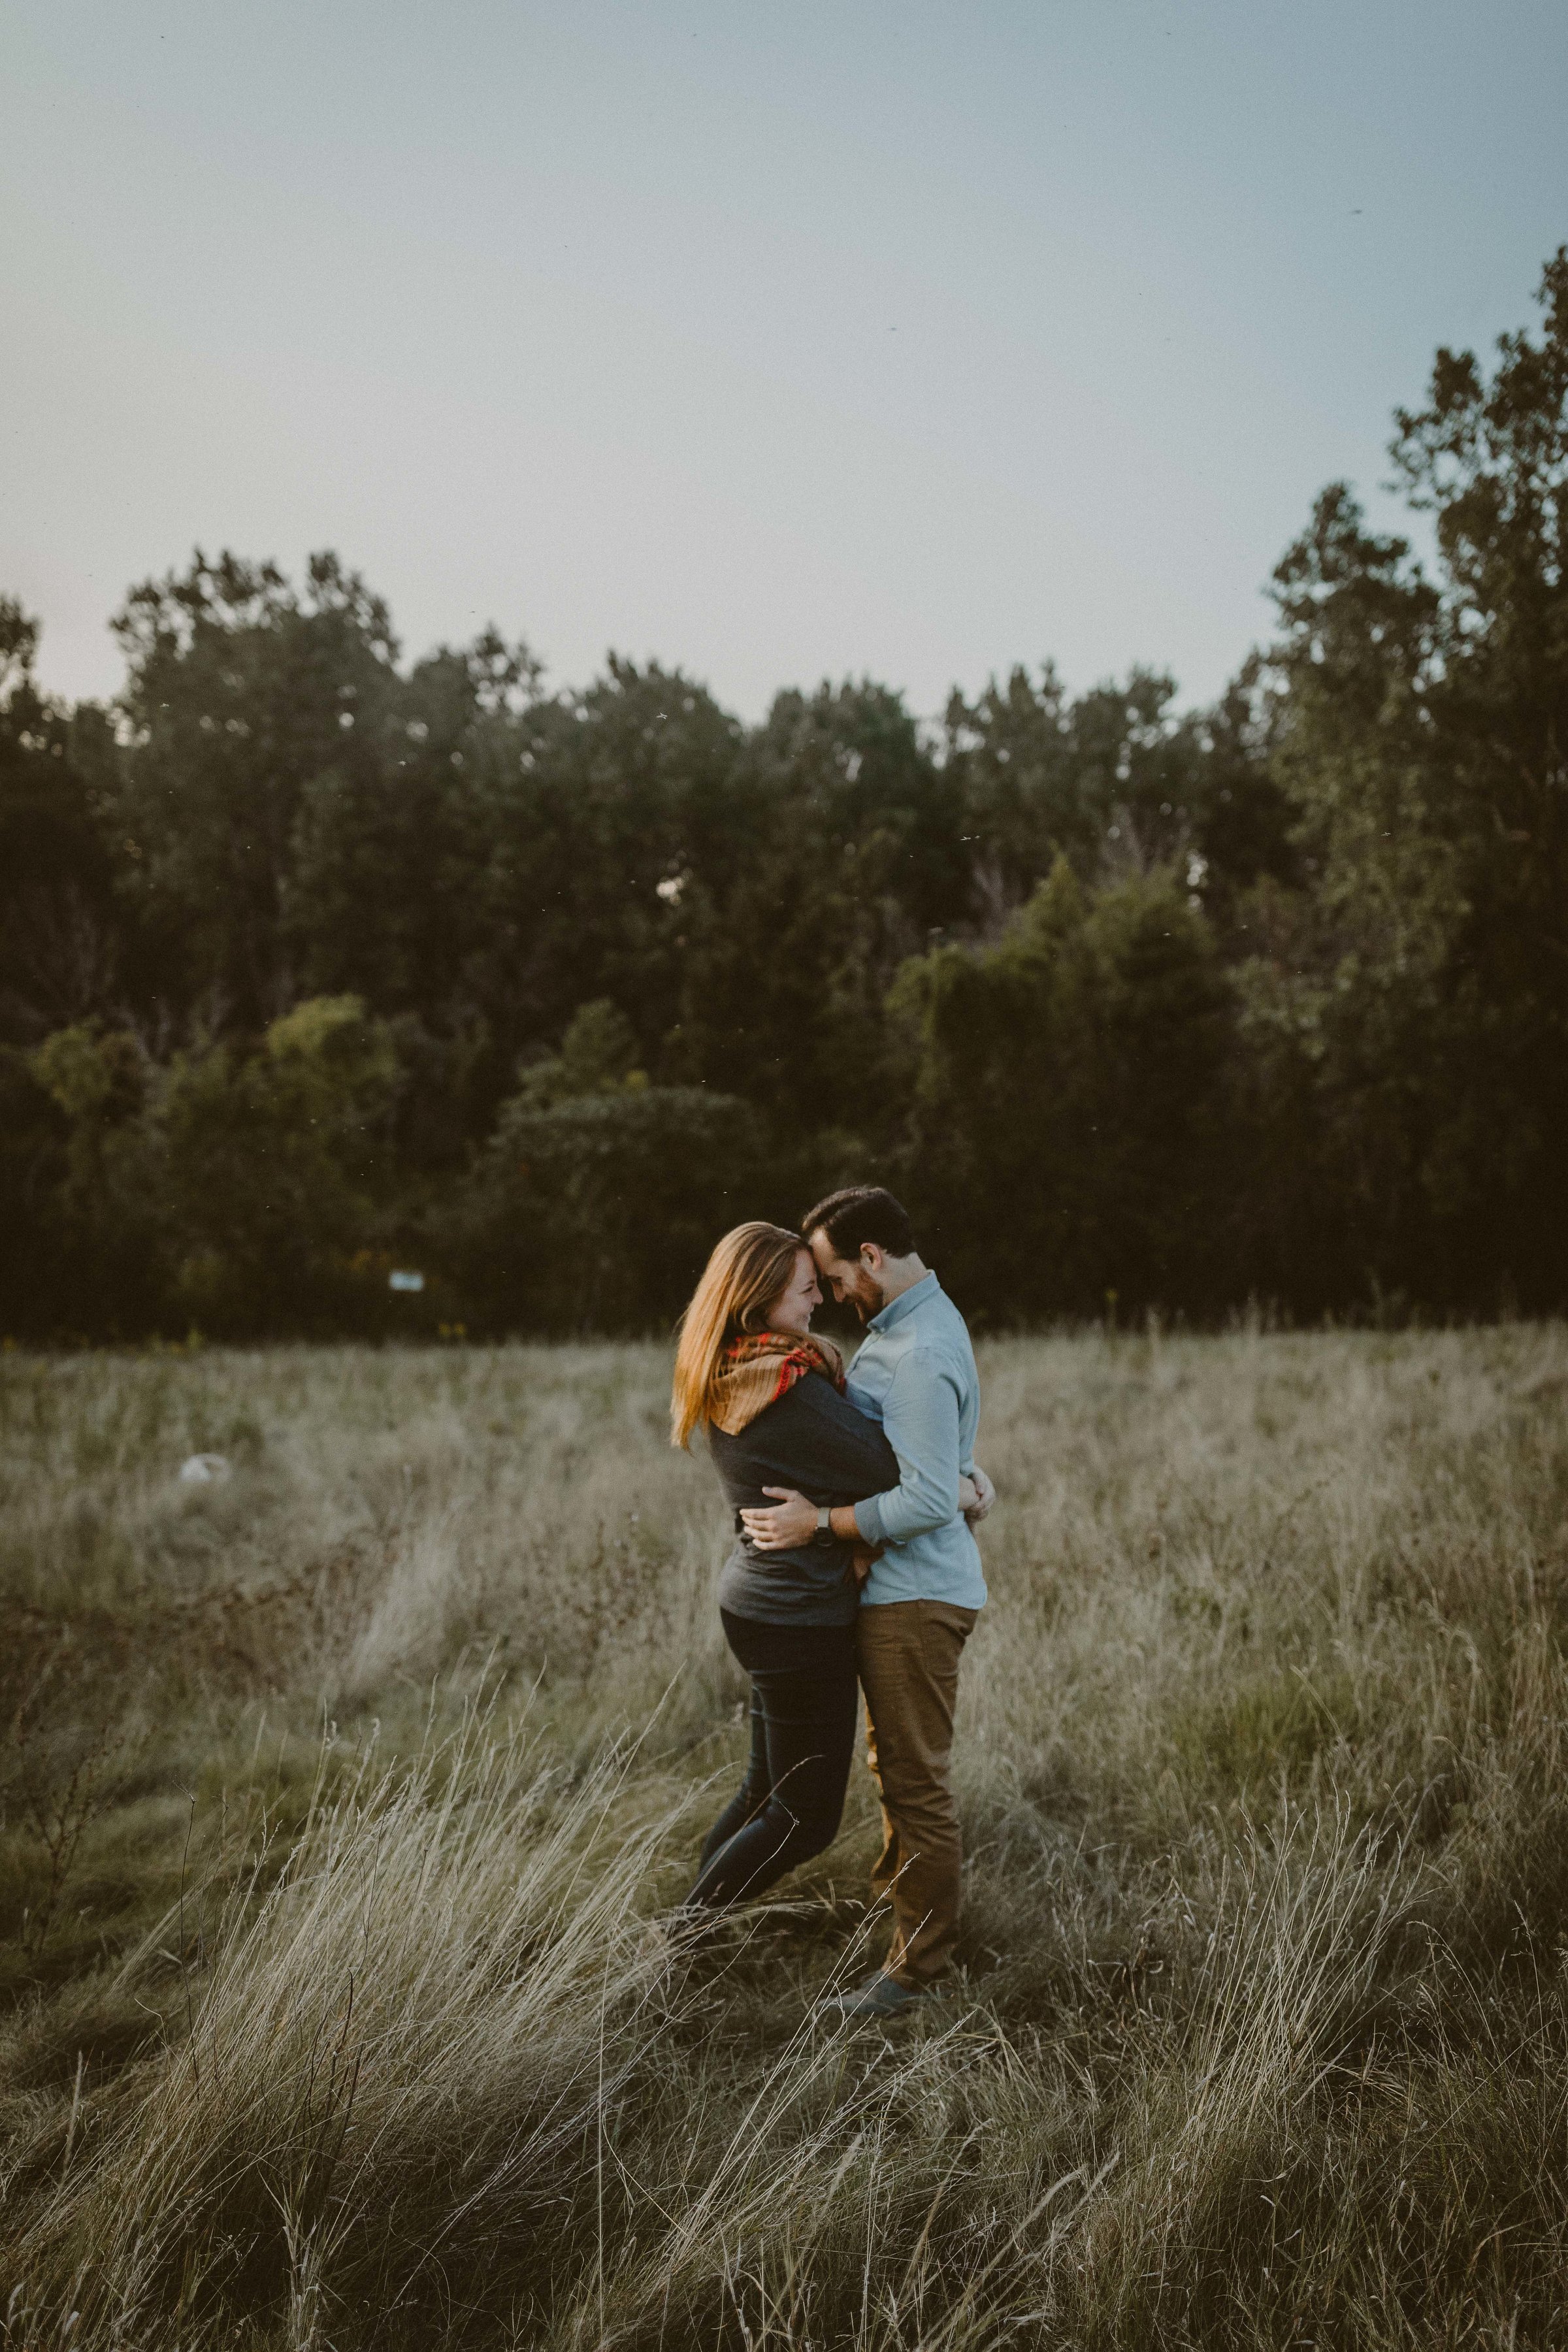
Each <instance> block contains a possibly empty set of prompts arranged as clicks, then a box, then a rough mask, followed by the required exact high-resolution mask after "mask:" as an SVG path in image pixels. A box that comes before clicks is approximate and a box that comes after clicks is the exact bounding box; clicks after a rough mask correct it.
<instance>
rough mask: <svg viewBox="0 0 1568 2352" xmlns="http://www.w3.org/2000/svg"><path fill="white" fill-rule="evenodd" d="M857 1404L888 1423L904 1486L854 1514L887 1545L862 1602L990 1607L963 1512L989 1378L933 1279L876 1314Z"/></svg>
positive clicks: (854, 1374) (858, 1368) (854, 1372)
mask: <svg viewBox="0 0 1568 2352" xmlns="http://www.w3.org/2000/svg"><path fill="white" fill-rule="evenodd" d="M848 1397H849V1402H850V1403H851V1404H852V1405H854V1406H855V1407H856V1409H857V1411H858V1412H864V1413H868V1414H869V1416H870V1418H871V1419H872V1420H873V1421H879V1422H880V1423H881V1424H882V1427H883V1429H884V1431H885V1432H886V1433H887V1438H888V1443H889V1445H890V1446H891V1447H892V1449H893V1452H894V1453H895V1454H897V1455H898V1457H899V1483H898V1485H897V1486H894V1487H892V1488H890V1489H889V1492H888V1493H887V1494H885V1495H871V1496H868V1497H867V1499H866V1500H865V1501H864V1502H863V1503H857V1504H856V1506H855V1524H856V1526H857V1527H858V1528H859V1530H860V1532H861V1534H862V1535H863V1536H864V1537H865V1538H866V1540H867V1542H868V1543H879V1544H886V1545H887V1547H888V1549H887V1550H886V1551H885V1552H884V1553H883V1554H882V1557H881V1559H878V1560H873V1561H872V1563H871V1573H870V1575H869V1576H868V1578H867V1580H866V1582H865V1584H864V1586H863V1587H862V1589H861V1593H860V1603H861V1606H862V1608H865V1607H867V1606H869V1607H872V1608H876V1607H878V1606H879V1605H881V1604H884V1603H886V1602H888V1601H952V1603H953V1604H954V1605H955V1606H956V1607H958V1608H960V1609H983V1608H984V1605H985V1578H984V1574H983V1573H982V1570H981V1566H980V1549H979V1546H978V1545H977V1544H976V1542H975V1540H974V1538H973V1535H972V1534H971V1532H970V1528H969V1522H968V1521H967V1520H966V1519H965V1518H964V1517H963V1514H962V1512H961V1511H960V1510H959V1507H958V1482H959V1479H960V1477H961V1476H964V1475H967V1474H968V1473H969V1472H970V1471H972V1470H973V1467H974V1435H975V1432H976V1430H977V1429H978V1428H979V1426H980V1375H979V1374H978V1372H977V1371H976V1370H975V1369H974V1350H973V1348H972V1347H971V1346H970V1344H969V1332H968V1328H967V1327H966V1326H965V1323H964V1320H963V1316H962V1315H961V1314H960V1313H959V1311H958V1309H957V1307H955V1306H954V1305H953V1303H952V1299H951V1298H950V1297H948V1295H947V1293H946V1291H945V1290H943V1288H942V1285H941V1283H940V1282H939V1281H938V1280H937V1278H936V1276H935V1275H934V1274H927V1275H922V1276H921V1279H920V1281H919V1282H916V1283H913V1284H911V1285H910V1288H909V1289H908V1290H906V1291H904V1292H902V1293H901V1295H900V1297H897V1298H895V1299H894V1300H893V1301H892V1304H891V1305H890V1306H888V1307H883V1309H882V1311H881V1313H880V1314H879V1315H874V1316H873V1317H872V1318H871V1321H870V1323H869V1325H868V1327H867V1331H866V1337H865V1339H863V1340H862V1341H861V1343H860V1352H859V1354H858V1356H857V1357H856V1359H855V1361H854V1363H853V1364H852V1365H851V1367H850V1370H849V1381H848Z"/></svg>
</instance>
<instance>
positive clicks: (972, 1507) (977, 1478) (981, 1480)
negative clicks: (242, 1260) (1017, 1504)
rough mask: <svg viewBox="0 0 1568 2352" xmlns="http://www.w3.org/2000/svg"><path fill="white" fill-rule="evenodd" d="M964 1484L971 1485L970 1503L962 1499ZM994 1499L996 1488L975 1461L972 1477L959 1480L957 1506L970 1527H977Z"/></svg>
mask: <svg viewBox="0 0 1568 2352" xmlns="http://www.w3.org/2000/svg"><path fill="white" fill-rule="evenodd" d="M965 1486H972V1487H973V1493H974V1500H973V1502H972V1503H966V1502H965V1501H964V1499H963V1489H964V1487H965ZM995 1500H996V1489H995V1487H994V1486H993V1485H992V1484H991V1481H990V1479H989V1478H988V1477H987V1476H986V1475H985V1473H984V1470H983V1469H982V1468H981V1467H980V1465H979V1463H978V1462H977V1463H976V1464H975V1465H974V1475H973V1479H970V1478H963V1479H960V1481H959V1487H958V1507H959V1509H960V1510H961V1511H962V1512H963V1516H964V1517H965V1518H966V1519H967V1520H968V1521H969V1524H970V1526H971V1527H972V1528H977V1527H978V1526H979V1525H980V1522H981V1520H982V1519H983V1518H984V1517H985V1514H986V1513H987V1511H989V1509H990V1508H991V1506H992V1504H993V1503H994V1501H995Z"/></svg>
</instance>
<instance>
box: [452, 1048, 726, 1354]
mask: <svg viewBox="0 0 1568 2352" xmlns="http://www.w3.org/2000/svg"><path fill="white" fill-rule="evenodd" d="M762 1171H763V1143H762V1135H761V1129H760V1126H759V1122H758V1119H757V1115H756V1113H755V1112H754V1111H753V1110H752V1108H751V1106H750V1104H748V1103H744V1102H742V1101H740V1100H739V1099H738V1098H737V1097H734V1096H731V1095H719V1094H710V1092H709V1091H708V1090H707V1089H706V1088H705V1087H649V1086H626V1085H623V1086H622V1087H619V1088H618V1089H617V1090H616V1092H614V1093H604V1094H588V1095H580V1096H577V1097H573V1098H569V1099H567V1100H565V1101H563V1102H558V1103H557V1104H556V1105H555V1106H554V1108H551V1109H548V1110H539V1109H535V1108H533V1107H532V1103H531V1097H530V1095H529V1094H528V1093H527V1092H525V1093H523V1094H521V1095H519V1096H516V1097H513V1098H512V1100H511V1101H510V1102H509V1103H506V1104H504V1105H503V1106H502V1109H501V1115H500V1122H499V1124H498V1127H497V1130H496V1134H495V1137H494V1139H493V1140H492V1141H491V1142H490V1144H489V1147H488V1148H487V1150H485V1152H484V1154H483V1155H482V1157H481V1159H480V1160H479V1164H478V1166H477V1167H476V1169H475V1171H474V1172H473V1175H472V1177H471V1178H470V1180H469V1181H468V1184H467V1186H466V1187H465V1188H464V1189H463V1191H462V1192H461V1194H460V1196H459V1197H458V1200H457V1202H455V1204H454V1206H453V1208H452V1210H451V1211H450V1213H448V1214H447V1216H446V1217H445V1218H444V1219H443V1221H442V1223H441V1225H440V1228H439V1236H438V1237H439V1241H440V1243H441V1244H442V1247H443V1254H444V1255H445V1256H446V1257H447V1260H448V1263H449V1265H450V1268H451V1271H452V1273H453V1275H454V1276H455V1277H456V1279H457V1281H458V1284H459V1286H460V1287H461V1289H462V1291H463V1294H464V1296H465V1297H467V1298H468V1300H469V1302H470V1310H471V1315H472V1318H473V1321H474V1322H475V1324H476V1325H477V1326H479V1327H480V1328H488V1329H491V1330H496V1329H514V1328H515V1329H519V1330H542V1331H579V1330H584V1331H587V1330H597V1331H633V1330H646V1329H648V1328H651V1327H661V1326H662V1327H667V1326H668V1324H669V1323H670V1322H671V1321H672V1320H673V1319H674V1318H675V1317H676V1316H677V1315H678V1314H679V1311H680V1309H681V1307H683V1306H684V1304H685V1302H686V1300H687V1298H688V1297H689V1294H690V1291H691V1287H692V1286H693V1284H694V1283H695V1281H696V1279H697V1276H698V1274H699V1272H700V1269H701V1267H702V1265H703V1262H704V1260H705V1259H706V1257H707V1255H708V1252H709V1251H710V1248H711V1247H712V1245H713V1243H714V1240H715V1239H716V1237H717V1235H718V1234H720V1233H721V1232H722V1231H723V1230H724V1228H725V1227H726V1226H727V1225H731V1224H735V1223H739V1221H740V1220H741V1218H742V1217H743V1216H748V1215H752V1214H755V1213H756V1210H755V1206H754V1201H755V1197H756V1193H755V1188H756V1187H757V1186H758V1184H759V1183H760V1181H762Z"/></svg>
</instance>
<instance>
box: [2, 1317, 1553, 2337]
mask: <svg viewBox="0 0 1568 2352" xmlns="http://www.w3.org/2000/svg"><path fill="white" fill-rule="evenodd" d="M666 1361H667V1360H666V1358H665V1355H664V1354H663V1352H662V1351H661V1350H659V1349H657V1348H653V1347H643V1348H639V1347H610V1346H605V1347H565V1348H557V1349H545V1348H531V1347H523V1346H518V1347H509V1348H501V1349H462V1348H454V1349H447V1350H443V1351H430V1352H399V1351H395V1350H386V1351H383V1352H374V1351H364V1350H353V1349H342V1350H336V1351H333V1350H322V1351H317V1352H307V1351H304V1350H277V1351H268V1352H258V1353H254V1354H246V1353H240V1352H220V1351H216V1350H209V1351H202V1352H196V1353H194V1354H185V1353H181V1352H177V1351H176V1352H172V1353H169V1352H166V1353H162V1354H154V1355H142V1356H130V1355H106V1356H88V1355H83V1356H73V1357H62V1358H47V1359H42V1358H32V1357H27V1356H25V1355H21V1354H15V1353H13V1354H11V1355H8V1356H5V1357H4V1358H0V1412H3V1427H0V1545H3V1569H0V1633H3V1640H0V1654H3V1665H0V1675H3V1678H4V1690H3V1693H0V1699H3V1727H4V1731H5V1750H4V1758H3V1767H4V1787H3V1806H4V1812H3V1821H0V1904H3V1916H0V1936H3V1938H4V1940H3V1942H0V1986H3V1990H4V2002H3V2008H0V2147H3V2153H0V2341H3V2342H4V2343H5V2345H6V2346H8V2347H27V2352H35V2347H37V2352H45V2347H60V2352H66V2347H70V2352H84V2347H93V2352H98V2347H105V2352H107V2347H118V2352H176V2347H177V2352H220V2347H222V2352H242V2347H243V2348H244V2352H284V2347H288V2352H306V2347H319V2352H326V2347H335V2348H336V2352H361V2347H363V2352H369V2347H376V2352H383V2347H410V2352H413V2347H420V2352H424V2347H465V2352H467V2347H519V2348H520V2352H521V2347H551V2352H556V2347H558V2348H559V2352H567V2347H574V2352H594V2347H600V2346H616V2347H638V2352H641V2348H642V2347H647V2352H653V2347H658V2346H663V2347H669V2352H688V2347H756V2348H757V2352H762V2347H767V2352H784V2347H795V2352H806V2347H816V2352H829V2347H855V2352H873V2347H875V2352H915V2347H921V2352H983V2348H984V2352H1003V2347H1036V2346H1042V2347H1044V2346H1050V2347H1055V2346H1059V2347H1074V2352H1078V2347H1155V2346H1158V2347H1183V2346H1188V2345H1192V2346H1198V2345H1201V2346H1204V2347H1213V2346H1238V2347H1239V2346H1256V2345H1268V2346H1278V2347H1286V2346H1292V2347H1294V2346H1305V2345H1318V2346H1331V2347H1344V2346H1367V2347H1395V2346H1408V2347H1422V2352H1428V2347H1435V2346H1453V2347H1458V2346H1467V2347H1468V2346H1490V2345H1497V2346H1502V2345H1510V2346H1521V2345H1525V2344H1540V2345H1549V2344H1561V2343H1563V2341H1564V2340H1568V2001H1565V1994H1568V1977H1565V1968H1568V1952H1565V1949H1564V1943H1565V1937H1568V1835H1565V1832H1568V1801H1565V1798H1568V1788H1565V1779H1564V1773H1565V1767H1568V1675H1565V1674H1564V1667H1563V1628H1564V1621H1565V1617H1568V1332H1565V1331H1564V1330H1563V1329H1561V1328H1543V1327H1539V1326H1537V1327H1526V1326H1516V1327H1510V1328H1499V1329H1494V1330H1488V1331H1477V1332H1468V1333H1445V1334H1439V1333H1415V1334H1408V1335H1401V1336H1389V1335H1383V1334H1376V1333H1360V1334H1317V1335H1310V1336H1306V1335H1303V1336H1290V1335H1279V1334H1270V1333H1268V1332H1262V1331H1238V1332H1237V1333H1235V1334H1233V1335H1232V1336H1229V1337H1227V1338H1222V1339H1186V1338H1170V1337H1165V1338H1162V1337H1159V1336H1148V1337H1137V1338H1129V1337H1120V1338H1119V1337H1115V1336H1110V1335H1103V1336H1100V1337H1094V1336H1089V1337H1083V1338H1076V1339H1037V1340H1006V1341H999V1342H995V1343H993V1344H991V1345H989V1346H988V1347H987V1348H986V1349H984V1352H983V1362H982V1371H983V1376H984V1382H985V1420H984V1437H983V1444H982V1449H981V1452H982V1458H983V1459H984V1461H985V1462H986V1464H987V1465H988V1466H989V1467H990V1468H991V1469H992V1471H993V1472H994V1475H995V1477H996V1479H997V1482H998V1485H999V1486H1000V1489H1001V1496H1002V1500H1001V1502H1000V1503H999V1505H998V1507H997V1509H996V1511H995V1513H994V1516H993V1517H992V1519H991V1520H990V1522H989V1524H988V1526H987V1528H986V1530H985V1534H984V1549H985V1555H986V1566H987V1571H988V1574H989V1576H990V1579H991V1583H992V1606H991V1608H990V1610H989V1611H988V1612H987V1613H986V1615H985V1617H984V1620H983V1621H982V1625H981V1628H980V1630H979V1632H978V1633H977V1634H976V1636H975V1639H974V1641H973V1643H972V1645H971V1651H970V1655H969V1658H968V1661H967V1664H966V1669H965V1672H966V1682H965V1688H964V1698H963V1719H962V1726H961V1743H962V1744H961V1759H962V1769H961V1775H960V1778H961V1787H962V1796H963V1808H964V1813H965V1819H966V1823H967V1834H968V1838H969V1845H970V1856H971V1861H970V1866H969V1888H968V1897H967V1902H968V1910H967V1923H966V1937H965V1943H964V1948H963V1960H964V1967H963V1974H962V1977H961V1979H960V1980H959V1981H957V1982H956V1983H955V1984H954V1985H953V1987H952V1992H951V1996H950V1998H949V1999H948V2000H946V2001H945V2002H943V2003H942V2004H941V2005H940V2007H939V2006H935V2005H932V2006H931V2008H930V2009H929V2010H928V2011H924V2012H922V2013H921V2014H920V2016H919V2017H918V2018H917V2019H915V2020H911V2021H909V2022H907V2023H906V2024H904V2025H902V2026H900V2028H898V2029H896V2030H895V2031H893V2032H889V2033H884V2032H882V2031H880V2030H879V2029H876V2028H873V2029H870V2030H868V2031H865V2032H858V2033H855V2034H853V2035H847V2036H846V2035H844V2034H841V2033H837V2032H834V2031H833V2030H832V2025H831V2020H830V2017H829V2014H828V2010H827V2003H826V1996H827V1994H828V1993H829V1991H830V1990H831V1988H832V1987H833V1986H834V1984H836V1983H837V1982H838V1981H840V1980H841V1979H843V1978H844V1977H845V1976H846V1975H852V1974H854V1973H856V1972H857V1971H858V1970H863V1969H864V1968H865V1966H866V1965H867V1953H868V1949H869V1950H870V1951H871V1952H872V1953H875V1952H876V1951H877V1950H878V1949H879V1944H878V1940H877V1939H878V1937H879V1927H878V1923H877V1921H876V1919H875V1918H874V1917H873V1916H868V1915H867V1913H866V1911H865V1909H864V1906H863V1901H862V1896H863V1891H864V1874H865V1870H866V1866H867V1864H868V1859H869V1855H870V1851H871V1842H872V1841H871V1819H870V1812H869V1808H868V1801H867V1793H866V1790H865V1787H864V1786H863V1785H861V1783H860V1780H859V1778H858V1780H857V1783H856V1785H855V1786H854V1787H853V1789H852V1793H851V1804H850V1811H849V1814H848V1816H847V1821H846V1825H845V1830H844V1833H843V1835H842V1836H841V1838H840V1840H839V1842H838V1843H837V1846H836V1847H835V1848H834V1849H833V1850H832V1851H831V1852H830V1853H827V1854H826V1855H824V1856H823V1857H822V1858H821V1859H820V1860H819V1861H818V1862H817V1863H816V1864H813V1865H812V1866H811V1867H810V1868H809V1869H808V1870H807V1871H805V1872H804V1873H803V1874H801V1875H800V1876H799V1877H798V1878H797V1879H796V1880H794V1881H787V1882H785V1884H784V1886H783V1887H782V1888H781V1889H780V1890H779V1893H780V1895H781V1897H782V1898H783V1899H781V1900H779V1901H777V1902H774V1903H771V1904H768V1905H764V1906H759V1907H758V1908H756V1909H755V1910H753V1911H752V1912H750V1913H748V1914H747V1915H745V1916H743V1917H741V1918H738V1919H736V1920H735V1921H734V1922H732V1923H731V1924H730V1925H728V1926H726V1927H725V1928H724V1929H723V1931H722V1932H721V1936H720V1937H719V1938H718V1939H717V1941H716V1943H715V1944H714V1945H713V1946H712V1947H710V1948H706V1949H705V1950H703V1951H702V1952H701V1953H700V1954H699V1955H698V1956H697V1957H696V1958H691V1959H689V1960H681V1959H679V1958H677V1957H674V1956H672V1952H671V1949H670V1947H669V1946H668V1943H667V1942H666V1941H665V1939H664V1938H663V1937H661V1936H660V1934H659V1932H658V1926H657V1920H658V1914H659V1912H660V1910H661V1908H662V1907H663V1906H668V1904H669V1903H671V1902H672V1901H673V1900H674V1899H675V1898H676V1897H677V1896H678V1895H679V1892H680V1891H681V1889H682V1886H683V1884H684V1882H685V1879H686V1875H687V1874H688V1872H689V1868H690V1864H691V1861H692V1857H693V1854H694V1853H695V1851H696V1848H697V1845H698V1843H700V1837H701V1834H702V1831H703V1829H704V1827H705V1824H706V1820H707V1818H708V1817H709V1816H710V1812H711V1811H712V1809H713V1808H714V1807H715V1806H716V1803H717V1801H718V1795H719V1792H720V1791H721V1790H723V1789H724V1787H725V1784H726V1782H727V1780H729V1779H730V1778H731V1776H732V1775H733V1774H734V1773H735V1772H736V1770H737V1769H738V1766H739V1761H740V1757H741V1752H742V1746H741V1743H742V1732H741V1727H740V1724H739V1721H738V1702H739V1700H740V1698H741V1695H742V1685H741V1683H740V1680H739V1678H738V1676H737V1675H736V1674H735V1673H734V1671H733V1670H732V1668H731V1665H730V1664H729V1662H728V1660H727V1658H726V1655H725V1654H724V1652H723V1648H722V1644H721V1639H720V1637H719V1633H718V1627H717V1622H716V1615H715V1612H714V1609H713V1606H712V1602H711V1587H712V1580H713V1572H714V1569H715V1567H716V1564H717V1561H718V1559H719V1557H720V1555H721V1545H722V1542H723V1528H722V1517H721V1510H720V1508H719V1507H718V1504H717V1500H716V1496H715V1492H714V1490H713V1488H712V1486H711V1482H710V1477H709V1474H708V1473H707V1471H706V1468H705V1466H704V1465H702V1464H701V1463H700V1462H688V1461H685V1460H682V1459H680V1458H678V1457H676V1456H674V1455H672V1454H670V1452H669V1451H668V1446H667V1445H666V1444H665V1443H664V1435H663V1415H664V1399H665V1381H666ZM205 1450H212V1451H216V1452H220V1453H222V1454H226V1456H228V1457H229V1459H230V1460H231V1462H232V1463H233V1465H234V1475H233V1476H232V1477H231V1478H230V1479H229V1480H228V1481H227V1482H226V1483H222V1484H214V1485H211V1486H184V1485H182V1484H181V1483H180V1482H179V1481H178V1478H177V1475H176V1474H177V1471H178V1468H179V1465H180V1463H181V1461H182V1459H183V1458H184V1456H186V1455H188V1454H192V1453H195V1452H197V1451H205Z"/></svg>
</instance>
